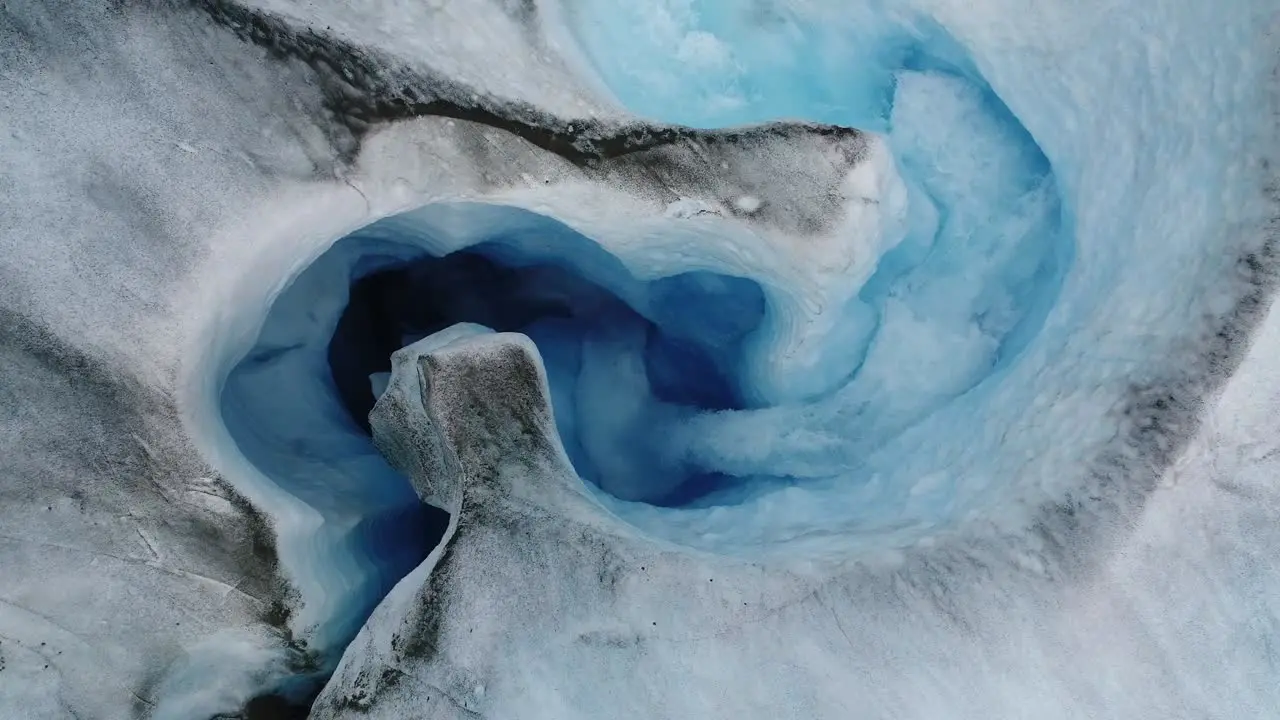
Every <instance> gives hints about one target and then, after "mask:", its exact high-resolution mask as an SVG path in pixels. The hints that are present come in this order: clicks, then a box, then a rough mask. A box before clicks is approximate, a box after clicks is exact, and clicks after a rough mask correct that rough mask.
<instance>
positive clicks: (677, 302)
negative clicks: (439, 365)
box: [327, 243, 765, 507]
mask: <svg viewBox="0 0 1280 720" xmlns="http://www.w3.org/2000/svg"><path fill="white" fill-rule="evenodd" d="M510 250H511V249H510V247H504V246H503V245H502V244H501V243H483V244H480V245H476V246H472V247H469V248H466V249H463V250H459V251H456V252H453V253H450V254H446V255H443V256H432V255H424V256H419V257H416V258H413V259H409V260H403V261H400V262H397V263H395V264H393V265H391V266H389V267H380V268H378V269H376V270H375V271H373V272H370V273H368V274H365V275H363V276H358V277H354V278H353V279H352V282H351V285H350V291H349V296H348V298H349V299H348V302H347V304H346V307H345V308H344V309H343V311H342V314H341V316H340V317H339V319H338V322H337V325H336V328H335V330H334V333H333V336H332V338H331V340H330V341H329V344H328V348H327V359H328V366H329V372H330V375H331V378H332V381H333V385H334V387H335V388H336V391H337V394H338V396H339V398H340V400H341V402H342V405H343V407H344V408H345V410H346V412H347V413H348V415H349V416H350V418H351V420H352V421H353V422H354V423H356V425H358V426H359V427H360V428H361V429H362V430H363V431H364V432H365V433H368V432H369V431H370V430H369V419H368V416H369V412H370V411H371V410H372V408H373V405H374V403H375V402H376V400H377V397H378V395H379V394H380V393H381V391H382V389H383V388H385V386H386V381H387V378H388V377H389V372H390V370H391V360H390V357H391V354H392V353H394V352H395V351H396V350H398V349H400V348H401V347H404V346H406V345H409V344H411V343H413V342H415V341H417V340H419V339H421V338H423V337H426V336H429V335H431V334H433V333H436V332H438V331H441V330H444V329H446V328H448V327H450V326H452V325H455V324H458V323H473V324H477V325H482V326H485V327H487V328H490V329H492V330H494V331H497V332H520V333H524V334H526V335H528V336H529V337H530V338H531V339H532V340H533V341H534V343H535V344H536V345H537V346H538V348H539V351H540V353H541V354H542V356H543V361H544V364H545V365H546V367H547V375H548V379H549V383H550V385H551V388H550V390H551V395H552V405H553V408H554V411H555V415H556V421H557V430H558V431H559V433H560V437H561V441H562V443H563V444H564V447H565V450H566V453H567V454H568V456H569V458H570V460H571V462H572V463H573V465H574V468H575V470H576V471H577V472H578V474H579V475H580V476H581V477H582V478H584V479H585V480H587V481H589V482H592V483H594V484H595V485H597V486H599V487H600V488H602V489H604V490H605V491H606V492H608V493H610V494H611V495H613V496H615V497H618V498H620V499H623V500H632V501H639V502H645V503H649V504H653V505H658V506H664V507H679V506H684V505H687V504H690V503H692V502H695V501H697V500H699V499H700V498H705V497H707V496H708V495H710V494H712V493H714V492H715V491H716V490H718V489H720V488H721V487H722V485H723V484H724V483H726V482H728V481H729V478H728V477H727V476H723V475H720V474H718V473H715V472H710V471H707V470H705V469H704V468H700V467H698V466H697V465H696V464H694V463H691V462H688V461H686V460H684V459H682V458H679V457H673V456H672V454H671V453H669V452H667V450H666V448H664V446H663V445H664V439H665V438H664V436H665V434H666V432H667V430H668V429H669V428H670V427H671V423H674V422H678V421H679V420H681V419H683V418H687V417H690V416H692V415H694V414H698V413H702V412H708V411H718V410H734V409H742V408H744V407H746V405H747V403H746V401H745V399H744V392H743V388H742V386H741V384H740V382H741V381H740V368H741V366H742V362H741V354H742V352H743V344H744V342H745V341H746V340H747V338H748V337H749V336H750V334H751V333H752V332H753V331H754V330H756V328H757V327H758V326H759V325H760V322H761V320H762V319H763V317H764V313H765V300H764V295H763V292H762V291H761V289H760V287H759V286H758V285H757V284H756V283H754V282H752V281H750V280H745V279H742V278H736V277H730V276H724V275H719V274H715V273H710V272H704V271H695V272H687V273H681V274H678V275H674V276H668V277H664V278H659V279H656V280H653V281H650V282H644V283H640V282H637V283H635V285H634V286H633V287H632V288H631V291H630V292H627V293H626V294H627V295H628V296H629V297H628V300H629V302H628V300H623V299H622V298H621V297H619V295H618V294H615V293H614V292H612V291H611V290H609V289H607V288H606V287H604V286H603V285H601V284H599V283H597V282H595V281H593V280H591V279H589V278H587V277H586V276H584V275H583V274H581V273H580V272H578V271H577V270H576V269H575V268H573V267H572V266H571V265H569V264H568V263H564V262H560V261H557V259H555V258H546V257H528V256H527V255H520V254H515V255H513V254H512V253H511V252H510Z"/></svg>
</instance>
